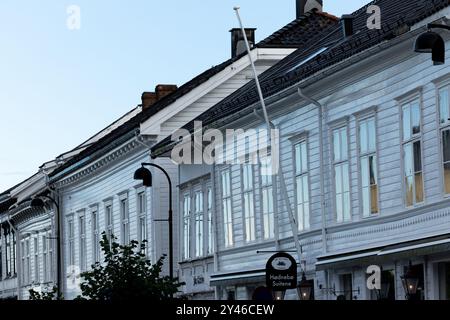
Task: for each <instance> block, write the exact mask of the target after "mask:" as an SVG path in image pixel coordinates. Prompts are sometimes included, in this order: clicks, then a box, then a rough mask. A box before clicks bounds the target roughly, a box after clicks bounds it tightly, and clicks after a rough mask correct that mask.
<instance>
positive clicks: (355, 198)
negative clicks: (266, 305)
mask: <svg viewBox="0 0 450 320" xmlns="http://www.w3.org/2000/svg"><path fill="white" fill-rule="evenodd" d="M376 4H377V5H378V6H379V7H380V8H381V11H382V12H383V14H384V15H383V17H384V18H383V19H384V20H383V21H384V25H383V27H382V29H381V31H374V30H370V29H368V28H367V24H366V22H367V19H368V17H369V16H368V15H367V10H366V9H367V7H364V8H361V9H360V10H358V11H357V12H355V13H354V14H353V19H351V20H350V23H352V25H353V27H354V28H353V30H354V32H353V33H351V34H346V33H345V32H344V30H347V31H348V30H349V29H347V28H343V27H339V26H337V27H336V28H335V29H334V30H331V31H330V30H328V31H327V32H325V34H324V35H322V39H323V40H320V41H318V42H317V43H316V45H315V46H314V47H312V48H310V49H309V50H304V51H302V49H299V50H298V51H297V52H296V53H294V54H292V55H291V56H290V57H288V58H286V59H285V60H283V61H282V62H281V63H280V64H278V65H277V67H276V68H272V69H270V70H268V71H267V72H265V73H263V74H262V75H261V76H260V80H261V86H262V87H263V93H264V95H265V98H266V104H267V108H268V111H269V117H270V119H271V121H272V122H273V124H274V125H275V127H276V128H277V129H279V136H280V144H279V145H280V152H279V163H280V167H281V169H282V170H281V171H279V172H278V174H279V175H278V177H280V176H281V178H279V179H276V176H273V177H272V176H270V175H269V176H268V175H267V174H263V173H262V170H261V165H252V164H238V165H235V164H218V165H212V166H208V167H203V168H201V170H200V169H199V174H198V176H199V178H198V179H197V180H192V181H189V182H188V183H187V184H186V187H185V188H182V189H181V192H180V211H181V212H182V210H185V212H191V216H192V218H191V219H190V220H188V219H185V217H186V215H184V214H180V215H181V216H182V217H183V218H182V219H181V220H180V223H181V224H182V225H183V226H184V229H183V230H181V239H183V241H184V242H183V245H184V247H185V249H183V252H184V253H185V254H188V253H190V254H191V255H192V254H194V256H195V255H196V254H197V253H198V252H197V249H198V248H200V246H201V245H203V246H204V245H205V243H207V241H206V240H207V239H208V236H207V235H209V232H206V233H205V234H207V235H205V236H204V238H203V241H201V240H199V239H197V237H198V232H197V230H201V228H199V227H197V226H196V224H197V222H198V221H201V219H204V220H205V221H208V214H207V212H208V210H209V204H208V201H207V200H203V206H202V205H199V204H198V201H199V200H198V199H208V198H209V197H208V193H209V192H212V193H213V200H212V201H211V203H212V206H213V208H214V211H215V214H214V215H213V217H214V219H215V224H214V225H215V227H213V229H214V236H215V239H216V241H215V242H216V244H215V250H216V251H215V255H214V258H215V260H214V268H215V271H214V273H212V274H209V279H210V281H209V285H210V286H211V287H214V288H215V290H216V298H219V299H228V298H235V299H250V298H251V297H252V294H253V292H254V290H255V288H257V287H259V286H263V285H264V284H265V263H266V261H267V259H268V258H269V257H270V255H271V254H273V252H276V251H293V252H296V249H295V248H296V246H295V244H294V241H299V243H300V247H301V254H300V256H299V257H297V260H298V261H299V264H300V265H301V266H302V267H301V268H299V277H300V276H301V275H302V273H303V272H305V274H306V276H307V278H308V279H311V280H313V282H314V296H315V298H316V299H336V298H337V297H339V298H346V299H376V298H378V296H377V292H376V291H374V290H369V288H368V286H367V280H368V278H369V276H370V275H371V273H370V271H369V270H371V268H372V266H377V267H379V269H380V270H381V272H382V279H383V284H382V285H383V288H384V289H385V292H386V296H385V298H389V299H405V290H404V288H403V286H402V281H401V279H402V276H404V275H405V274H406V273H407V271H408V270H413V271H414V273H415V274H416V277H417V279H418V292H417V295H416V296H415V297H416V298H419V299H448V297H449V296H448V292H449V286H450V282H449V281H448V279H449V278H448V266H449V261H450V252H449V247H448V243H449V241H450V240H449V235H448V228H449V223H450V220H449V216H448V214H449V212H450V211H449V202H448V197H447V193H448V190H447V189H448V186H447V181H446V180H447V174H446V170H447V169H446V157H447V153H448V151H449V150H450V149H449V146H448V143H447V122H448V119H447V118H448V108H449V102H448V99H447V96H448V83H449V82H448V81H449V80H448V79H449V76H448V75H449V72H450V69H449V68H448V67H447V66H445V65H440V66H432V61H431V60H430V56H429V55H423V54H418V53H414V52H413V51H412V49H411V48H413V45H414V41H415V39H416V37H417V35H419V34H421V33H422V32H424V31H425V30H426V24H427V23H430V22H433V21H434V22H442V21H444V22H445V18H444V19H443V17H445V16H446V15H447V14H448V7H447V6H448V2H447V1H436V2H435V3H434V8H433V10H430V7H428V4H427V3H426V2H425V1H411V2H410V3H409V5H408V6H404V7H402V8H400V7H396V6H390V5H391V3H390V1H377V2H376ZM412 12H414V14H413V13H412ZM399 16H404V17H406V18H404V19H399V18H398V17H399ZM442 19H443V20H442ZM347 23H348V22H347ZM443 36H444V37H445V35H443ZM330 43H331V45H330ZM446 44H447V45H448V41H446ZM299 89H300V91H299ZM255 92H256V87H255V86H254V85H253V86H252V87H247V88H243V89H242V90H238V91H237V92H236V93H234V94H232V95H230V96H229V97H228V98H226V99H225V100H224V101H222V102H220V103H219V104H218V105H216V106H214V107H213V108H212V109H211V110H210V111H208V112H205V113H203V114H202V115H200V116H199V117H197V118H196V119H195V120H197V121H202V122H203V125H204V126H206V127H209V128H210V127H213V128H218V129H222V130H225V129H226V128H243V129H246V130H248V129H258V128H265V126H264V124H263V123H262V121H261V118H260V117H257V116H255V110H256V112H260V110H259V109H258V108H259V106H258V98H257V96H256V95H255V94H254V93H255ZM219 110H220V111H221V112H220V114H219V112H218V111H219ZM258 110H259V111H258ZM191 128H192V123H190V124H187V125H186V126H185V129H187V130H189V129H191ZM173 146H174V143H172V144H171V143H170V141H168V140H166V141H164V142H162V143H160V144H158V145H157V146H155V147H154V148H153V149H152V151H153V155H154V156H155V157H157V156H165V155H166V156H167V155H168V152H167V150H168V149H169V150H170V149H171V148H172V147H173ZM227 147H228V146H224V149H227ZM232 150H233V152H235V151H234V150H235V148H233V149H232ZM247 156H250V154H247ZM235 158H236V157H235ZM185 171H186V172H187V171H189V170H188V169H186V170H184V167H183V166H180V172H181V175H183V173H184V172H185ZM281 180H284V182H285V184H286V190H285V191H286V192H283V190H284V189H283V186H282V181H281ZM210 190H212V191H210ZM183 195H184V196H183ZM285 196H287V199H288V201H287V202H286V199H285ZM286 203H288V205H289V206H290V207H291V208H290V210H291V211H292V212H293V213H294V226H295V228H296V229H297V230H296V232H294V234H293V232H292V224H293V223H292V221H291V219H290V217H289V211H290V210H288V208H287V204H286ZM200 204H201V201H200ZM188 207H190V208H191V209H190V211H189V210H187V209H186V208H188ZM199 207H201V208H202V210H203V211H199V210H198V208H199ZM200 213H203V218H198V216H199V214H200ZM214 219H213V220H214ZM185 221H189V222H185ZM183 223H184V224H183ZM189 223H190V224H191V226H189ZM207 225H208V224H207ZM193 230H195V231H193ZM184 239H186V240H184ZM188 239H190V240H188ZM293 255H297V254H296V253H293ZM205 274H206V272H205ZM202 276H203V275H201V274H200V275H198V274H196V275H195V277H194V281H195V280H196V279H198V278H201V277H202ZM286 298H288V299H296V298H297V293H296V292H295V290H292V291H291V292H288V293H287V295H286Z"/></svg>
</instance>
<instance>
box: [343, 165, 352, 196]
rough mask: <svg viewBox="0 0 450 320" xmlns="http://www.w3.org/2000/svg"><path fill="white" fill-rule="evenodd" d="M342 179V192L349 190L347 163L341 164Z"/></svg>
mask: <svg viewBox="0 0 450 320" xmlns="http://www.w3.org/2000/svg"><path fill="white" fill-rule="evenodd" d="M342 180H343V190H344V192H349V191H350V176H349V174H348V163H346V164H344V165H343V166H342Z"/></svg>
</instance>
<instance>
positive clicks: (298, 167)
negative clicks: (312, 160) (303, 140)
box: [295, 144, 302, 174]
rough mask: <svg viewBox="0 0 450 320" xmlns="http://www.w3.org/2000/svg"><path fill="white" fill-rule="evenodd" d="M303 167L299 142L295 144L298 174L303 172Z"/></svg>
mask: <svg viewBox="0 0 450 320" xmlns="http://www.w3.org/2000/svg"><path fill="white" fill-rule="evenodd" d="M301 169H302V152H301V148H300V145H299V144H297V145H296V146H295V172H296V173H297V174H298V173H301V172H302V171H301Z"/></svg>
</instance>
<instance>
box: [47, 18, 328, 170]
mask: <svg viewBox="0 0 450 320" xmlns="http://www.w3.org/2000/svg"><path fill="white" fill-rule="evenodd" d="M336 21H337V18H336V17H334V16H331V15H328V14H322V13H312V12H310V13H306V14H305V15H303V16H301V17H299V18H298V19H295V20H294V21H292V22H291V23H289V24H288V25H287V26H285V27H283V28H282V29H280V30H278V31H277V32H275V33H274V34H273V35H272V36H269V37H268V38H266V39H264V40H263V41H261V42H260V43H258V44H256V45H255V46H256V47H259V48H292V47H299V46H302V45H304V43H305V42H306V41H307V40H308V39H309V38H310V36H311V32H310V30H311V31H312V33H314V32H316V31H317V30H319V29H320V28H325V27H327V26H329V25H332V24H335V23H336ZM245 55H246V54H245V53H242V54H241V55H239V56H237V57H235V58H232V59H229V60H227V61H225V62H223V63H221V64H219V65H217V66H214V67H212V68H210V69H208V70H206V71H205V72H203V73H201V74H200V75H198V76H196V77H195V78H193V79H192V80H190V81H188V82H186V83H185V84H183V85H182V86H180V87H179V88H178V89H177V90H176V91H174V92H173V93H171V94H169V95H167V96H166V97H164V98H162V99H161V100H159V101H157V102H156V103H155V104H154V105H152V106H151V107H150V108H148V109H146V110H144V111H143V112H141V113H139V114H138V115H136V116H135V117H133V118H131V119H130V120H129V121H127V122H126V123H124V124H123V125H121V126H120V127H118V128H117V129H115V130H113V131H112V132H111V133H109V134H108V135H106V136H105V137H103V138H101V139H99V140H98V141H97V142H96V143H94V144H93V145H91V146H89V147H88V148H86V149H85V150H83V151H82V152H80V153H79V154H78V155H76V156H74V157H73V158H71V159H70V160H68V161H67V162H66V163H65V164H63V165H61V166H59V167H58V168H57V169H55V170H54V171H53V172H52V173H51V174H50V177H52V178H54V177H55V176H56V175H59V174H64V173H68V172H70V171H72V170H75V169H77V168H78V167H79V166H82V165H84V164H85V163H86V161H83V162H82V163H80V161H81V160H86V158H88V159H87V160H89V161H90V160H92V159H94V158H95V157H94V156H92V155H94V154H103V153H104V152H105V151H106V150H109V149H112V148H113V145H114V142H115V141H116V140H117V139H119V138H120V137H121V136H124V135H126V134H128V133H130V132H131V131H135V130H138V129H139V125H140V123H141V122H144V121H146V120H147V119H149V118H150V117H152V116H153V115H154V114H156V113H157V112H159V111H161V110H163V109H164V108H166V107H167V106H169V105H171V104H172V103H173V102H174V101H176V100H177V99H179V98H180V97H182V96H184V95H185V94H187V93H189V92H190V91H192V90H193V89H195V88H197V87H198V86H200V85H201V84H203V83H205V82H206V81H208V80H209V79H210V78H211V77H213V76H214V75H216V74H218V73H219V72H221V71H222V70H224V69H225V68H226V67H228V66H230V65H231V64H232V63H234V62H235V61H237V60H239V59H241V58H242V57H244V56H245Z"/></svg>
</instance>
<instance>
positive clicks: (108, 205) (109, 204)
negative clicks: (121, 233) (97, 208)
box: [104, 200, 114, 247]
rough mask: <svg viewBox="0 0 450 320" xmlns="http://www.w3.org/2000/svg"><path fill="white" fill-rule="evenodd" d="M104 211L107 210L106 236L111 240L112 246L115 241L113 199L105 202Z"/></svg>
mask: <svg viewBox="0 0 450 320" xmlns="http://www.w3.org/2000/svg"><path fill="white" fill-rule="evenodd" d="M104 212H105V233H106V238H107V239H108V241H109V246H110V247H111V244H112V241H113V240H112V239H111V238H112V236H113V235H114V207H113V201H112V200H107V201H105V202H104ZM109 213H110V214H109Z"/></svg>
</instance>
